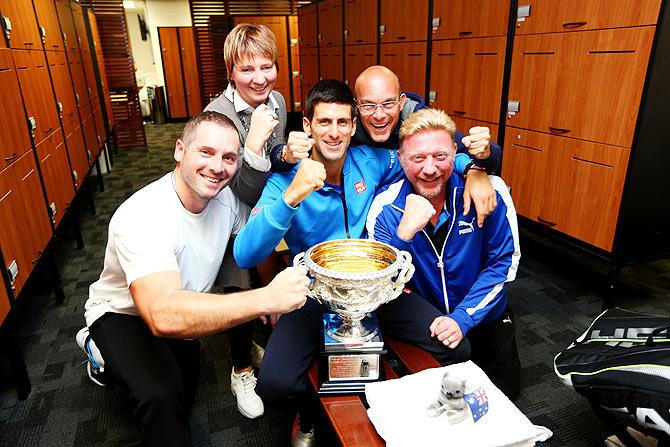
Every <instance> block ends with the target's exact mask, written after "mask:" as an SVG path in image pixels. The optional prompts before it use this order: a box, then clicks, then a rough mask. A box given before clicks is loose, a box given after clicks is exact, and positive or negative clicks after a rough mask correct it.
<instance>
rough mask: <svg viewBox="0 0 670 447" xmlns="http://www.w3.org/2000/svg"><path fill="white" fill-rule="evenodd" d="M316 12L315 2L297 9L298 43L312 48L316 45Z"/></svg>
mask: <svg viewBox="0 0 670 447" xmlns="http://www.w3.org/2000/svg"><path fill="white" fill-rule="evenodd" d="M316 14H317V13H316V3H310V4H309V5H307V6H303V7H301V8H300V9H298V28H299V30H300V45H301V46H303V47H309V48H313V47H316V46H317V41H316V39H317V37H316Z"/></svg>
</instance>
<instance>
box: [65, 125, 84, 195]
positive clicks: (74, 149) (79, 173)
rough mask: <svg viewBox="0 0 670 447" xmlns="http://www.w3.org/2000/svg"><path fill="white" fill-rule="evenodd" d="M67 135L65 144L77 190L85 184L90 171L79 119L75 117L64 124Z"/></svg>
mask: <svg viewBox="0 0 670 447" xmlns="http://www.w3.org/2000/svg"><path fill="white" fill-rule="evenodd" d="M63 130H64V133H65V144H66V148H67V152H68V155H69V157H70V163H71V168H72V181H73V182H74V184H75V187H76V189H77V190H79V188H80V187H81V186H82V185H83V184H84V179H85V178H86V175H87V174H88V171H89V164H88V156H87V154H86V144H85V143H84V135H83V133H82V130H81V123H80V122H79V117H78V116H75V117H74V118H72V119H71V120H69V121H67V122H64V123H63Z"/></svg>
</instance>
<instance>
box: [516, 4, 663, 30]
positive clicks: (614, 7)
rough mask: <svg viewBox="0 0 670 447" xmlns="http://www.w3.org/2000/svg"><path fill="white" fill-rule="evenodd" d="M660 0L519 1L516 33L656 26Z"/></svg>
mask: <svg viewBox="0 0 670 447" xmlns="http://www.w3.org/2000/svg"><path fill="white" fill-rule="evenodd" d="M660 6H661V0H639V1H635V2H631V1H629V0H561V1H556V0H519V7H520V8H526V7H527V8H530V10H529V12H530V13H529V14H528V15H527V16H526V14H523V16H524V17H517V21H516V32H515V34H516V35H523V34H536V33H552V32H561V31H585V30H593V29H606V28H621V27H631V26H642V25H655V24H656V22H657V21H658V13H659V9H660Z"/></svg>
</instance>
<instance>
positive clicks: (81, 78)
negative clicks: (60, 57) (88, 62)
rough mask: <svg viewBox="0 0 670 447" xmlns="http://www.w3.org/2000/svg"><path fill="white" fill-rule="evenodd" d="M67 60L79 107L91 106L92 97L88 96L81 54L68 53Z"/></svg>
mask: <svg viewBox="0 0 670 447" xmlns="http://www.w3.org/2000/svg"><path fill="white" fill-rule="evenodd" d="M67 59H68V64H69V66H70V74H71V75H72V84H73V87H74V97H75V100H76V102H77V107H79V108H82V107H85V106H87V105H90V103H91V97H90V96H89V94H88V84H86V75H84V67H83V66H82V63H81V54H80V53H79V52H77V53H68V54H67Z"/></svg>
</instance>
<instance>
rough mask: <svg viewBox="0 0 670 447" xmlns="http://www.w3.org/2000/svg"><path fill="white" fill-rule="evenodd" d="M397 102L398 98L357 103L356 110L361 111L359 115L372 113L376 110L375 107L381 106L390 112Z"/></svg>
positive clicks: (398, 102)
mask: <svg viewBox="0 0 670 447" xmlns="http://www.w3.org/2000/svg"><path fill="white" fill-rule="evenodd" d="M398 104H400V100H395V101H384V102H382V103H381V104H375V103H372V102H366V103H365V104H358V111H359V112H360V113H361V115H372V114H373V113H375V111H376V110H377V107H381V108H382V110H384V111H387V112H390V111H392V110H393V109H394V108H395V107H396V106H397V105H398Z"/></svg>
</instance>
